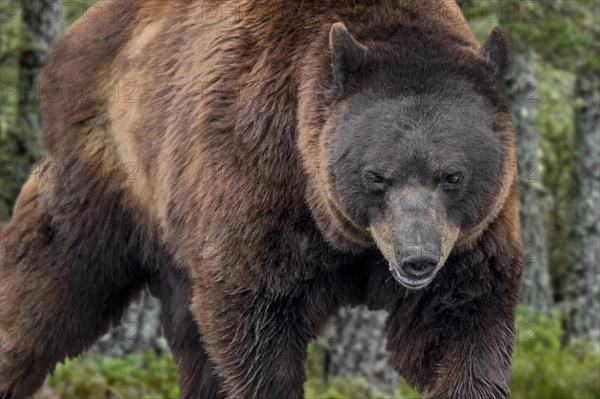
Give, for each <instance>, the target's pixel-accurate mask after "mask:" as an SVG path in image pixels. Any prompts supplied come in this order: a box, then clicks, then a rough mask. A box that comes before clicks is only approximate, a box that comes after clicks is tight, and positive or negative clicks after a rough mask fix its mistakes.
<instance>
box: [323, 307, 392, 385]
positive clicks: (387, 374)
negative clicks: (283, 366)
mask: <svg viewBox="0 0 600 399" xmlns="http://www.w3.org/2000/svg"><path fill="white" fill-rule="evenodd" d="M386 317H387V313H386V312H372V311H369V310H368V309H367V308H365V307H357V308H352V309H350V308H343V309H341V310H340V311H339V312H338V313H337V315H336V316H335V318H334V319H333V320H332V323H333V324H332V325H333V329H331V330H330V329H327V331H325V333H326V334H327V336H326V337H322V338H321V339H320V342H324V343H325V346H326V353H325V365H324V373H325V376H324V377H325V378H326V379H329V378H336V377H349V376H354V377H360V378H364V379H365V382H366V387H367V389H368V390H369V391H371V392H372V393H373V394H374V395H375V396H380V395H383V396H389V395H392V396H394V395H395V393H396V390H397V387H398V379H399V377H398V374H397V373H396V372H395V371H394V369H393V368H392V367H391V366H390V364H389V355H388V353H387V351H386V350H385V344H386V337H385V328H384V327H385V320H386Z"/></svg>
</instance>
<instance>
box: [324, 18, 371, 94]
mask: <svg viewBox="0 0 600 399" xmlns="http://www.w3.org/2000/svg"><path fill="white" fill-rule="evenodd" d="M329 49H330V51H331V66H332V69H333V70H332V72H333V80H334V82H335V83H336V84H338V85H340V86H342V85H343V84H344V83H345V82H346V81H347V80H348V78H349V77H350V75H351V74H352V73H354V72H356V71H358V70H359V69H360V67H361V66H362V64H363V62H364V60H365V56H366V53H367V47H366V46H364V45H362V44H361V43H359V42H358V41H357V40H356V39H355V38H354V37H353V36H352V35H351V34H350V32H348V29H346V25H344V24H343V23H342V22H336V23H335V24H333V26H332V27H331V30H330V31H329Z"/></svg>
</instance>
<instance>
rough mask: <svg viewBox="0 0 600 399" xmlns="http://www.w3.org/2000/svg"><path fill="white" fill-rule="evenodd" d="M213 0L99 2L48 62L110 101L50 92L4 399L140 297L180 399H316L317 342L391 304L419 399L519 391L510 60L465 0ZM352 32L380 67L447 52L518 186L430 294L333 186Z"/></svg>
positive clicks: (8, 248)
mask: <svg viewBox="0 0 600 399" xmlns="http://www.w3.org/2000/svg"><path fill="white" fill-rule="evenodd" d="M208 4H210V6H207V3H202V2H200V1H188V0H185V1H184V0H170V1H141V0H137V1H116V0H105V1H103V2H101V3H99V5H98V6H99V7H100V8H101V9H102V10H104V11H105V12H103V13H102V19H101V20H94V21H93V22H91V21H89V20H88V21H86V20H85V19H82V20H80V21H78V22H77V23H75V24H74V25H73V26H72V28H71V29H70V30H69V31H68V32H67V34H66V35H65V37H64V38H63V39H62V40H61V42H60V43H59V44H58V46H57V47H56V49H55V50H54V51H53V53H52V55H51V57H50V59H49V60H48V63H47V66H46V67H45V70H44V73H43V78H42V87H44V86H48V85H51V84H57V85H64V83H66V82H70V83H71V84H73V83H74V84H75V87H81V88H87V87H91V86H94V85H96V86H95V87H99V88H100V92H101V93H102V94H101V95H99V96H98V95H96V96H94V97H93V98H90V97H89V96H87V97H85V96H77V95H76V96H74V97H72V96H67V95H64V96H62V98H60V99H54V100H52V101H50V100H44V98H42V123H43V128H44V135H45V143H46V147H47V150H48V155H47V157H46V159H44V160H43V161H42V162H41V166H40V169H39V173H38V174H36V175H33V176H32V177H31V178H30V180H29V181H28V183H27V184H26V185H25V187H24V188H23V191H22V193H21V196H20V197H19V200H18V203H17V206H16V208H15V212H14V217H13V219H12V221H11V223H10V225H9V226H8V227H7V228H6V229H5V230H4V231H2V235H1V244H2V260H1V262H2V263H1V266H0V323H1V326H2V329H3V330H2V331H3V335H2V341H0V350H1V352H0V355H1V357H0V397H2V398H9V397H10V398H13V399H20V398H22V397H25V396H27V395H31V394H33V393H34V392H35V391H36V389H38V388H39V387H40V385H41V384H42V382H43V379H44V377H45V375H46V374H47V373H48V372H49V371H51V370H52V369H53V368H54V366H55V364H56V363H57V362H59V361H62V360H63V359H64V358H65V357H66V356H76V355H78V354H80V353H81V352H82V351H83V350H85V349H86V348H87V347H88V346H89V345H90V344H92V343H93V342H94V340H95V339H96V338H97V337H99V336H100V335H101V334H102V333H103V332H105V331H106V330H107V329H108V328H109V327H110V326H111V325H112V324H113V323H114V322H116V321H118V319H119V317H120V315H121V313H122V311H123V309H124V308H125V307H126V306H127V304H128V303H129V301H131V300H132V298H134V297H135V294H136V293H137V292H138V291H139V290H140V289H141V288H142V287H143V286H144V285H145V284H147V285H148V287H149V288H150V290H151V291H152V292H153V293H154V294H155V295H157V296H158V297H159V298H161V300H162V301H163V304H164V308H165V315H164V328H165V334H166V336H167V339H168V340H169V343H170V345H171V348H172V350H173V354H174V359H175V361H176V362H177V364H178V366H179V372H180V384H181V393H182V397H185V398H216V397H228V398H260V399H264V398H292V399H299V398H302V397H303V388H302V385H303V382H304V379H305V375H304V366H303V362H304V360H305V359H306V347H307V344H308V343H309V342H310V340H311V339H314V338H315V337H316V336H317V334H318V333H319V331H320V329H321V328H322V327H323V325H324V323H325V321H326V320H327V318H328V317H329V316H330V315H331V314H333V312H335V311H336V310H337V309H338V308H339V307H340V306H348V305H358V304H367V305H368V306H369V307H371V308H373V309H386V310H388V311H389V312H390V318H389V322H388V327H387V328H388V335H389V340H388V349H389V350H390V351H391V353H392V362H393V365H394V367H396V368H397V369H398V371H399V372H401V373H402V374H403V375H404V376H405V377H406V378H407V380H408V381H409V382H410V383H411V384H413V386H415V387H416V388H417V389H418V390H419V391H420V392H422V393H423V395H424V396H425V397H427V398H503V397H507V395H508V380H509V374H510V358H511V353H512V343H513V312H514V307H515V305H516V299H517V294H518V287H519V280H520V274H521V268H522V255H521V253H520V241H519V237H520V234H519V225H518V208H519V204H518V195H517V192H516V185H515V182H514V167H513V165H514V138H513V131H512V127H511V123H510V119H509V118H507V117H506V115H507V110H506V108H505V106H504V105H503V104H502V100H501V99H500V98H499V97H498V96H497V90H496V89H495V88H493V87H492V86H494V83H493V82H494V77H493V75H494V73H495V70H496V69H497V66H496V65H495V64H494V62H493V61H494V57H495V56H496V53H494V52H490V54H482V53H481V52H480V49H479V46H478V45H477V44H476V42H475V40H474V38H473V36H472V34H471V33H470V31H469V29H468V26H467V24H466V22H465V21H464V18H463V17H462V15H461V14H460V13H459V11H458V8H457V6H456V4H454V2H453V1H450V0H428V1H418V2H417V1H414V2H413V1H403V2H392V1H387V0H381V1H376V0H373V1H333V0H331V1H300V2H292V1H283V0H270V1H266V0H265V1H261V0H249V1H247V2H245V1H242V2H228V1H224V2H222V4H219V3H218V2H210V3H208ZM336 22H343V23H345V25H346V26H347V27H348V29H349V31H350V32H351V33H352V34H353V36H354V37H355V38H356V39H357V40H358V41H359V42H361V43H363V44H364V45H365V46H366V47H367V48H368V51H369V53H368V56H369V57H371V58H370V60H371V62H373V65H375V66H374V67H376V66H377V65H379V64H381V65H383V64H385V62H387V61H386V60H390V59H392V60H393V59H396V58H398V59H401V58H403V57H411V56H412V55H413V54H414V53H419V52H424V53H428V52H429V53H432V54H438V55H439V54H444V56H445V57H447V58H448V65H450V64H454V65H456V68H455V69H456V71H458V70H460V71H462V72H461V73H463V75H464V76H466V77H465V82H466V83H464V86H465V87H466V88H467V90H472V91H473V92H475V93H476V94H477V95H478V96H481V97H482V98H485V99H486V101H488V102H489V104H491V107H493V108H494V109H496V110H497V114H496V115H495V121H494V123H495V128H496V129H497V131H498V134H499V135H500V137H501V138H500V142H501V143H502V151H504V152H505V158H504V159H505V160H504V165H503V178H502V181H500V182H499V183H498V186H497V189H496V190H495V195H494V196H491V197H490V198H487V199H486V206H485V209H486V212H487V213H486V217H485V218H483V219H482V220H480V221H479V223H477V225H475V226H473V228H470V229H469V230H468V231H463V232H462V235H461V237H460V238H459V242H458V244H457V246H456V248H455V250H453V252H452V253H451V254H450V255H449V257H448V260H447V261H446V265H445V266H444V268H443V269H442V270H441V271H440V276H438V277H437V278H436V280H435V284H432V285H430V286H429V287H427V288H426V289H423V290H420V291H409V290H407V289H405V288H403V287H401V286H398V285H397V284H394V283H393V281H391V280H390V274H389V271H388V268H387V266H385V265H382V263H383V262H382V261H383V258H382V256H381V253H380V252H379V251H378V250H377V249H376V247H375V246H374V245H373V242H372V239H371V238H370V236H369V234H368V232H367V231H366V230H365V229H364V228H363V226H361V225H360V223H358V222H356V221H354V220H353V218H352V216H351V215H348V214H346V213H345V212H344V210H343V208H342V207H341V206H340V204H339V203H338V202H337V199H336V196H335V195H334V194H333V193H332V190H330V189H328V187H330V185H331V184H333V183H332V181H331V179H330V176H329V175H328V172H327V165H324V163H325V162H326V157H325V154H324V150H323V149H324V146H327V145H328V144H327V143H326V138H324V137H321V136H320V132H321V131H322V129H323V124H324V123H325V122H326V121H328V123H334V122H333V121H335V120H336V115H335V112H333V110H332V108H331V106H330V105H331V104H332V101H335V100H332V98H333V97H335V96H334V95H332V93H331V91H332V90H335V89H334V88H332V87H331V85H330V84H329V83H330V80H331V54H330V52H329V34H330V29H331V27H332V25H333V24H334V23H336ZM400 30H402V31H403V32H409V33H410V32H413V33H412V35H411V34H407V36H406V40H401V41H398V40H396V39H394V35H395V34H396V33H395V32H398V31H400ZM456 71H455V70H448V71H447V72H445V71H440V73H441V74H442V75H443V74H445V73H447V74H448V75H450V74H453V73H458V72H456ZM486 76H489V79H488V78H486ZM115 85H116V87H118V88H120V89H121V90H123V88H128V89H131V90H132V91H133V94H132V95H131V96H129V95H126V93H124V92H123V91H121V93H120V94H121V95H120V96H119V98H118V99H116V100H115V97H114V94H115V92H114V89H109V88H114V87H115ZM63 87H64V86H63ZM348 90H349V91H350V92H351V91H352V86H351V85H350V87H349V88H348ZM332 96H333V97H332ZM341 107H343V104H342V105H341ZM51 170H58V172H53V173H54V174H52V176H51V177H50V171H51Z"/></svg>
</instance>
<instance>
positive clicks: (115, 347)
mask: <svg viewBox="0 0 600 399" xmlns="http://www.w3.org/2000/svg"><path fill="white" fill-rule="evenodd" d="M160 313H161V304H160V301H159V300H158V299H157V298H155V297H153V296H152V295H150V294H149V293H148V292H146V291H144V292H142V295H141V296H140V298H139V300H138V301H136V302H135V303H133V304H132V305H131V306H130V307H129V309H127V311H126V312H125V315H124V316H123V318H122V319H121V323H120V324H119V325H118V326H116V327H115V328H113V329H112V330H111V331H110V332H108V333H107V334H105V335H104V336H103V337H102V338H100V339H99V340H98V342H97V343H96V345H95V347H94V348H93V350H96V351H99V352H100V353H102V354H103V355H106V356H122V355H124V354H126V353H131V352H144V351H146V350H147V349H153V350H155V351H156V352H159V351H162V350H168V344H167V342H166V340H165V338H164V337H163V335H162V330H161V320H160Z"/></svg>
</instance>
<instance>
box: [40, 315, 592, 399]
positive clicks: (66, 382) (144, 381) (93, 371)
mask: <svg viewBox="0 0 600 399" xmlns="http://www.w3.org/2000/svg"><path fill="white" fill-rule="evenodd" d="M320 355H321V353H320V351H319V349H318V347H316V346H312V347H311V348H310V356H309V361H308V363H307V372H308V376H309V379H308V382H307V383H306V386H305V388H306V397H307V398H310V399H317V398H318V399H355V398H356V399H359V398H360V399H375V398H384V397H386V396H382V395H380V394H378V393H377V392H373V391H369V389H368V388H367V387H366V386H365V384H364V382H363V380H362V379H360V378H344V379H338V380H333V381H330V382H329V384H325V383H324V382H323V381H322V379H321V377H320V376H321V375H322V370H321V364H322V362H321V360H320ZM599 376H600V354H599V353H598V352H595V351H592V350H589V348H588V347H587V345H586V344H585V343H573V344H570V345H569V346H568V347H561V343H560V319H559V317H558V316H557V315H555V316H554V317H552V318H546V317H543V316H539V315H536V314H534V313H532V312H528V311H527V310H526V309H524V308H521V309H520V310H519V312H518V317H517V337H516V349H515V355H514V360H513V377H512V382H511V389H512V394H511V398H519V399H567V398H573V399H597V398H600V378H599ZM44 392H52V395H53V396H58V397H60V398H63V399H69V398H76V397H77V398H81V397H85V398H136V399H138V398H139V399H149V398H161V399H162V398H177V397H178V394H179V389H178V388H177V371H176V368H175V366H174V365H173V362H172V361H171V358H170V355H169V354H168V353H163V354H160V355H156V354H155V353H154V352H152V351H148V352H146V353H145V354H138V353H134V354H130V355H127V356H125V357H123V358H107V357H105V356H102V355H101V354H98V353H91V354H88V355H86V356H84V357H83V358H81V359H76V360H70V361H67V362H66V364H61V365H60V366H59V367H58V368H57V369H56V371H55V372H54V375H53V376H52V377H49V378H48V380H47V383H46V389H45V390H44ZM49 396H50V395H48V396H38V397H39V398H42V397H49ZM387 397H389V396H387ZM394 397H395V398H418V397H419V396H418V395H417V394H416V393H415V392H414V391H413V390H412V389H410V388H409V387H408V385H407V384H406V383H405V382H401V385H400V387H399V390H398V392H397V393H396V395H395V396H394Z"/></svg>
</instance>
